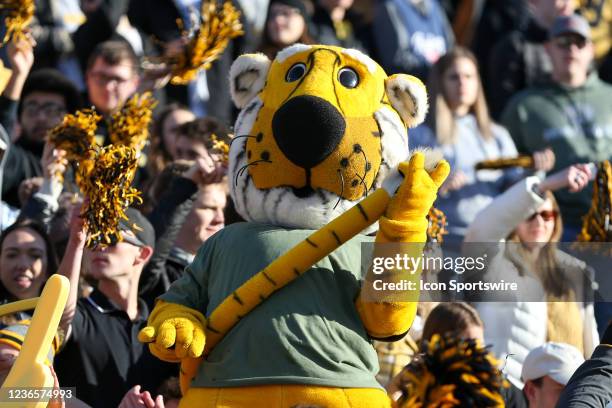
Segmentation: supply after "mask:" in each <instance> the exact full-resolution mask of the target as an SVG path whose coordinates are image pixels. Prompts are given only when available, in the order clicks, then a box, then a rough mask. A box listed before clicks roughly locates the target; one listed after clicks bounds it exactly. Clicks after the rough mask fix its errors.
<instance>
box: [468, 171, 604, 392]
mask: <svg viewBox="0 0 612 408" xmlns="http://www.w3.org/2000/svg"><path fill="white" fill-rule="evenodd" d="M590 176H591V173H590V169H589V167H588V166H587V165H576V166H572V167H569V168H568V169H565V170H563V171H561V172H558V173H555V174H553V175H551V176H549V177H547V178H546V179H544V180H543V181H540V180H539V179H538V177H535V176H534V177H528V178H526V179H524V180H521V181H520V182H518V183H516V184H515V185H514V186H512V187H511V188H510V189H508V190H507V191H506V192H504V193H503V194H501V195H499V196H498V197H496V198H495V199H494V200H493V201H492V202H491V203H490V204H489V205H488V206H487V207H486V208H485V209H484V210H482V211H481V212H480V213H479V214H478V215H477V217H476V219H475V220H474V222H473V223H472V224H470V226H469V228H468V232H467V234H466V237H465V242H466V246H467V245H469V244H467V243H469V242H478V243H486V242H504V241H507V242H509V243H508V244H505V245H503V246H502V245H501V244H499V245H498V244H495V245H494V250H493V251H491V253H489V254H488V261H487V264H488V270H487V272H486V273H485V275H484V277H485V279H486V280H489V281H497V282H499V281H500V280H501V279H503V280H505V281H506V282H514V283H517V285H518V287H519V288H520V292H517V295H516V297H512V298H510V299H505V298H504V300H508V301H507V302H506V301H504V302H493V301H490V302H481V303H478V305H477V306H476V308H477V310H478V312H479V313H480V316H481V318H482V320H483V322H484V324H485V337H486V339H487V342H489V343H491V344H492V351H493V353H494V354H495V355H496V356H497V357H498V358H506V370H505V371H506V372H507V374H508V377H509V379H510V380H511V381H512V382H514V384H515V385H516V386H518V387H522V385H523V384H522V382H521V380H520V371H521V365H522V364H523V362H524V361H525V358H526V357H527V353H528V352H529V350H531V349H533V348H535V347H538V346H540V345H542V344H544V343H546V342H547V341H554V342H562V343H567V344H570V345H572V346H574V347H576V348H577V349H578V350H580V352H581V353H582V354H583V355H584V356H589V355H590V354H591V353H592V351H593V349H594V348H595V346H596V345H597V344H598V339H599V336H598V334H597V325H596V323H595V317H594V314H593V304H592V301H591V299H592V298H593V294H592V287H591V286H590V284H587V282H586V280H587V277H588V276H589V275H590V272H589V270H588V268H587V265H586V264H584V262H582V261H580V260H578V259H575V258H573V257H572V256H570V255H568V254H566V253H564V252H562V251H561V250H559V249H558V248H557V243H558V241H559V238H560V237H561V233H562V229H563V223H562V219H561V215H560V213H559V207H558V205H557V203H556V201H555V198H554V196H553V194H552V192H553V191H556V190H558V189H561V188H569V189H570V191H573V192H577V191H580V190H581V189H583V188H584V187H585V186H586V185H587V183H588V181H589V178H590ZM480 246H481V247H482V244H480ZM470 248H471V249H473V247H470ZM490 300H494V299H490Z"/></svg>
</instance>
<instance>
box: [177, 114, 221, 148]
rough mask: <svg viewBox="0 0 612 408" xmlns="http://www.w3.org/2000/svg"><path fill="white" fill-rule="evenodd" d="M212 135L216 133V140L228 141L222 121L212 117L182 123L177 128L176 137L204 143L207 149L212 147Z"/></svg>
mask: <svg viewBox="0 0 612 408" xmlns="http://www.w3.org/2000/svg"><path fill="white" fill-rule="evenodd" d="M212 135H216V137H217V140H219V141H222V142H225V143H227V144H229V143H230V137H229V130H228V129H227V127H225V125H224V124H223V123H221V122H220V121H219V120H217V119H215V118H213V117H210V116H209V117H206V118H198V119H195V120H192V121H191V122H187V123H183V124H182V125H181V126H179V128H178V137H186V138H187V139H189V140H191V141H194V142H200V143H204V146H205V147H206V148H207V149H212V148H213V141H212V139H211V136H212Z"/></svg>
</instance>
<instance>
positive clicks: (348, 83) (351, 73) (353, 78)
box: [338, 68, 359, 88]
mask: <svg viewBox="0 0 612 408" xmlns="http://www.w3.org/2000/svg"><path fill="white" fill-rule="evenodd" d="M338 81H340V83H341V84H342V86H344V87H345V88H356V87H357V85H359V75H357V72H355V70H354V69H352V68H342V69H341V70H340V72H338Z"/></svg>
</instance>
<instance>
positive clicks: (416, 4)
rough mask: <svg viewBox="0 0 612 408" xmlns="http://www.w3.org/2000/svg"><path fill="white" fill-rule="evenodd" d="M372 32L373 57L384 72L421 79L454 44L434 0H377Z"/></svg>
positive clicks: (450, 31) (447, 25)
mask: <svg viewBox="0 0 612 408" xmlns="http://www.w3.org/2000/svg"><path fill="white" fill-rule="evenodd" d="M372 32H373V36H374V49H375V50H376V59H377V61H378V62H379V63H380V65H381V66H382V67H383V68H384V70H385V71H386V72H387V74H389V75H391V74H397V73H403V74H410V75H414V76H416V77H418V78H420V79H421V80H423V81H425V80H426V79H427V76H428V73H429V69H430V68H431V66H432V65H433V64H435V63H436V62H437V61H438V59H439V58H440V57H442V56H443V55H444V54H446V53H447V52H448V51H449V50H450V49H451V48H452V47H453V44H454V36H453V32H452V30H451V27H450V24H449V22H448V20H447V19H446V15H445V14H444V11H443V10H442V7H441V6H440V4H439V2H438V1H437V0H383V1H379V2H376V8H375V13H374V22H373V25H372Z"/></svg>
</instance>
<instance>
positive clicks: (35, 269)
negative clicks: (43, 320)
mask: <svg viewBox="0 0 612 408" xmlns="http://www.w3.org/2000/svg"><path fill="white" fill-rule="evenodd" d="M56 270H57V260H56V257H55V253H54V251H53V246H52V244H51V241H50V239H49V236H48V235H47V233H46V231H45V229H44V227H43V226H42V225H40V224H38V223H35V222H32V221H29V220H20V221H18V222H16V223H15V224H13V225H11V226H10V227H8V228H7V229H5V230H4V231H3V232H2V235H1V236H0V303H7V302H14V301H16V300H23V299H29V298H33V297H36V296H39V295H40V292H41V290H42V288H43V286H44V284H45V282H46V280H47V278H48V277H49V275H50V274H52V273H55V271H56ZM17 315H18V316H19V317H18V318H19V319H28V318H29V317H28V316H29V314H28V313H18V314H17Z"/></svg>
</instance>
